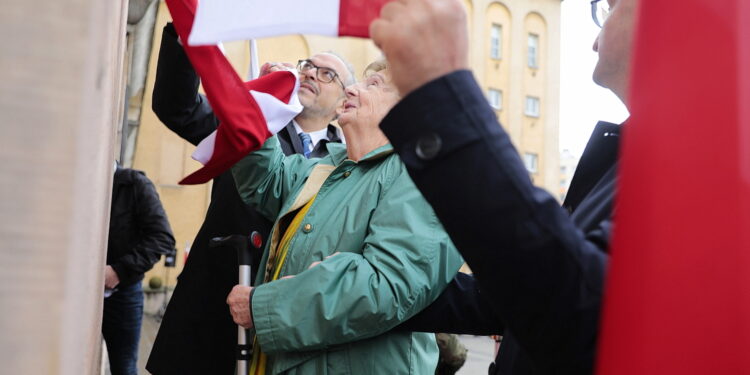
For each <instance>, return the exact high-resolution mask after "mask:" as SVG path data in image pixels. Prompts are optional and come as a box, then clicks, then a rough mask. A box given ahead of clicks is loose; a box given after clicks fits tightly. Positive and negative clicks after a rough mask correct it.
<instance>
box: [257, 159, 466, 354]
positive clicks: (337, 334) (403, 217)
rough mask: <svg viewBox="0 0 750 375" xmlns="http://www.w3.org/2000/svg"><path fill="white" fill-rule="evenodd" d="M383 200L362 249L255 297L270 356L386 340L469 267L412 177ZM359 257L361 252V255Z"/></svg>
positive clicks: (262, 336) (278, 283)
mask: <svg viewBox="0 0 750 375" xmlns="http://www.w3.org/2000/svg"><path fill="white" fill-rule="evenodd" d="M390 186H391V188H390V189H388V191H387V192H385V193H384V194H383V196H381V199H380V201H379V203H378V206H377V208H376V209H375V211H374V212H373V214H372V216H371V219H370V222H369V228H368V235H367V236H366V238H365V240H364V243H363V244H362V248H361V249H359V250H358V251H359V253H357V252H346V253H341V254H339V255H336V256H333V257H331V258H329V259H326V260H325V261H323V262H322V263H321V264H320V265H318V266H316V267H313V268H311V269H308V270H306V271H304V272H302V273H300V274H298V275H296V276H295V277H294V278H291V279H282V280H278V281H274V282H270V283H268V284H264V285H261V286H259V287H257V288H256V289H255V293H254V294H253V298H252V302H251V308H252V311H253V319H254V323H255V330H256V337H257V338H258V340H259V343H260V347H261V348H262V349H263V351H264V352H266V353H274V352H288V351H299V350H315V349H322V348H327V347H329V346H332V345H337V344H342V343H347V342H352V341H356V340H360V339H365V338H369V337H373V336H377V335H380V334H382V333H384V332H387V331H389V330H391V329H392V328H393V327H395V326H396V325H398V324H399V323H401V322H403V321H404V320H406V319H408V318H409V317H411V316H413V315H414V314H416V313H417V312H418V311H420V310H421V309H423V308H424V307H425V306H427V305H429V304H430V302H432V301H433V300H434V299H435V298H436V297H437V296H438V294H440V292H441V291H442V290H443V289H444V288H445V286H446V285H448V283H449V282H450V280H452V279H453V276H454V275H455V274H456V272H457V271H458V268H459V267H460V266H461V264H462V263H463V260H462V259H461V257H460V256H459V255H458V252H457V251H456V249H455V248H454V247H453V245H452V243H451V241H450V240H449V238H448V236H447V234H446V233H445V231H444V230H443V228H442V226H441V225H440V223H439V222H438V220H437V217H435V215H434V213H433V212H432V210H431V209H430V208H429V205H428V204H427V202H426V201H425V200H424V198H422V196H421V195H420V194H419V191H417V189H416V188H415V187H414V185H413V184H412V183H411V181H410V180H409V178H408V175H407V174H406V172H405V171H403V172H402V173H401V175H400V176H399V177H397V180H396V181H394V182H393V184H391V185H390ZM354 251H357V250H354Z"/></svg>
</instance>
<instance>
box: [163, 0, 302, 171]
mask: <svg viewBox="0 0 750 375" xmlns="http://www.w3.org/2000/svg"><path fill="white" fill-rule="evenodd" d="M166 3H167V6H168V7H169V11H170V13H171V14H172V19H173V23H174V26H175V29H176V30H177V34H178V35H179V36H180V39H182V40H187V38H188V35H190V29H191V28H192V26H193V18H194V16H195V6H196V0H167V1H166ZM184 48H185V53H186V54H187V56H188V58H189V59H190V62H191V63H192V64H193V68H194V69H195V71H196V73H198V76H199V77H200V78H201V81H202V83H203V88H204V90H205V91H206V97H207V98H208V101H209V102H210V103H211V107H212V109H213V110H214V114H215V115H216V117H217V118H218V119H219V123H220V125H219V127H218V128H217V129H216V132H214V133H213V134H211V135H210V136H209V137H207V138H205V139H204V140H203V141H202V142H201V143H200V144H199V145H198V148H197V149H196V152H195V153H194V154H193V157H194V158H195V159H196V160H198V161H200V162H202V163H203V164H204V166H203V168H201V169H199V170H198V171H196V172H194V173H193V174H191V175H189V176H187V177H185V178H184V179H183V180H182V181H180V184H183V185H192V184H202V183H205V182H208V181H210V180H211V179H213V178H214V177H216V176H218V175H219V174H221V173H223V172H224V171H226V170H227V169H229V168H230V167H231V166H232V165H234V164H235V163H236V162H238V161H239V160H240V159H242V157H244V156H245V155H247V154H248V153H249V152H251V151H254V150H256V149H258V148H260V146H261V145H262V144H263V142H264V141H265V140H266V139H268V138H269V137H270V136H272V135H273V134H275V133H276V132H278V131H279V130H281V129H282V128H283V127H284V126H286V125H287V124H288V123H289V121H291V120H292V119H293V118H294V117H295V116H297V114H299V113H300V112H301V111H302V105H301V104H300V103H299V100H298V99H297V90H298V89H299V80H298V78H297V75H296V74H294V73H293V72H290V71H279V72H274V73H271V74H268V75H266V76H264V77H261V78H259V79H256V80H253V81H250V82H244V81H243V80H242V79H241V78H240V77H239V75H237V72H236V71H235V70H234V68H233V67H232V65H231V64H230V63H229V61H228V60H227V58H226V56H224V54H223V53H222V52H221V50H220V49H219V48H218V47H217V46H215V45H214V46H204V47H193V46H189V45H186V46H184Z"/></svg>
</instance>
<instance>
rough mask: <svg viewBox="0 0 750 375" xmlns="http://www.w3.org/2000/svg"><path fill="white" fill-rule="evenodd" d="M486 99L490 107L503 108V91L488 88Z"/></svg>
mask: <svg viewBox="0 0 750 375" xmlns="http://www.w3.org/2000/svg"><path fill="white" fill-rule="evenodd" d="M487 100H488V101H489V102H490V105H491V106H492V108H494V109H497V110H501V109H503V92H502V91H500V90H496V89H489V91H487Z"/></svg>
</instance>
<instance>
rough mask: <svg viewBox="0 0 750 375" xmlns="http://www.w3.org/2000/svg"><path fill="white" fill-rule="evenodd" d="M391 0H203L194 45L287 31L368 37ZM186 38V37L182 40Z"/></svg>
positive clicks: (261, 36)
mask: <svg viewBox="0 0 750 375" xmlns="http://www.w3.org/2000/svg"><path fill="white" fill-rule="evenodd" d="M389 1H390V0H314V1H313V0H277V1H271V2H269V1H267V0H203V1H201V2H200V4H199V5H198V13H197V15H196V17H195V26H194V27H193V31H192V33H191V34H190V39H189V43H190V44H191V45H211V44H216V43H218V42H221V41H224V42H226V41H231V40H241V39H254V38H263V37H269V36H276V35H285V34H318V35H328V36H356V37H368V36H369V27H370V22H371V21H372V20H374V19H375V18H377V17H378V16H379V15H380V9H381V8H382V7H383V5H385V3H387V2H389ZM183 40H185V39H183Z"/></svg>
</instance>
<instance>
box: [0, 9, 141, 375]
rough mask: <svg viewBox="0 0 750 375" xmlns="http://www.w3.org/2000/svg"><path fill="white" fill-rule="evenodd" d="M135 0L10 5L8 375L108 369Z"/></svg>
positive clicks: (2, 313) (2, 36)
mask: <svg viewBox="0 0 750 375" xmlns="http://www.w3.org/2000/svg"><path fill="white" fill-rule="evenodd" d="M126 13H127V2H126V1H124V0H112V1H100V0H59V1H52V2H50V1H23V0H11V1H5V2H3V11H2V12H0V40H2V45H3V47H2V48H3V51H2V53H0V113H2V114H3V121H2V123H1V125H0V128H2V132H0V133H1V134H2V136H1V137H0V158H2V160H3V163H2V164H0V176H1V177H0V197H1V198H0V239H2V250H1V251H0V332H2V335H0V362H1V363H2V370H0V373H3V374H60V375H93V374H98V373H99V371H100V367H99V359H100V355H101V354H100V349H101V333H100V332H101V314H102V303H103V292H104V278H103V275H104V264H105V255H106V248H107V229H108V219H109V210H110V195H111V191H112V176H113V171H114V165H113V161H114V157H115V147H114V144H115V134H116V131H117V128H118V126H119V124H120V122H121V121H122V116H123V108H122V105H121V100H122V96H123V95H122V94H123V91H124V84H123V82H124V80H123V74H122V70H123V60H124V59H123V56H124V50H125V49H124V48H125V43H124V36H125V23H126Z"/></svg>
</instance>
